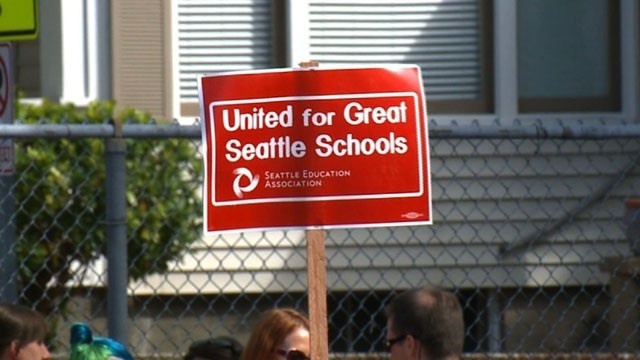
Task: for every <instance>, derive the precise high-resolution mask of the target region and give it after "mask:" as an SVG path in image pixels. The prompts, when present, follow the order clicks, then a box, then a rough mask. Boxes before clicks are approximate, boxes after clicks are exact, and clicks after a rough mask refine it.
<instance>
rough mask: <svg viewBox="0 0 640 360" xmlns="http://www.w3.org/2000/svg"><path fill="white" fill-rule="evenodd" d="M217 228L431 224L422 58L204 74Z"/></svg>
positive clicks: (212, 226)
mask: <svg viewBox="0 0 640 360" xmlns="http://www.w3.org/2000/svg"><path fill="white" fill-rule="evenodd" d="M198 87H199V96H200V113H201V119H202V126H203V129H202V136H203V144H204V146H205V149H204V150H205V151H204V154H205V156H204V165H205V166H204V168H205V176H204V181H205V183H204V201H203V202H204V227H205V233H207V234H212V233H221V232H229V231H244V230H270V229H330V228H352V227H375V226H396V225H428V224H431V195H430V194H431V191H430V178H429V152H428V150H429V144H428V139H429V134H428V129H427V113H426V106H425V99H424V92H423V87H422V77H421V74H420V69H419V68H418V67H417V66H413V65H384V66H371V67H357V68H322V67H317V68H298V69H270V70H262V71H242V72H229V73H220V74H211V75H202V76H200V77H199V78H198Z"/></svg>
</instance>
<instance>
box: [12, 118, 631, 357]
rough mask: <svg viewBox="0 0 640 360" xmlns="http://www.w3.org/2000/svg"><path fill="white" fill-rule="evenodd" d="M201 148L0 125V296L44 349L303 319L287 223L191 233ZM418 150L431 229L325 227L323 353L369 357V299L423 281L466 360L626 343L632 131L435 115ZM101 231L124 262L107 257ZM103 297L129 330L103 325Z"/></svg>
mask: <svg viewBox="0 0 640 360" xmlns="http://www.w3.org/2000/svg"><path fill="white" fill-rule="evenodd" d="M114 134H115V135H118V134H121V135H122V136H123V138H122V139H121V141H124V145H125V146H124V147H123V148H120V150H123V152H122V154H123V158H122V159H123V161H124V163H123V164H122V165H123V169H125V170H126V171H125V172H124V173H119V172H118V170H117V169H114V168H112V167H110V166H112V165H113V163H112V162H111V163H110V161H113V160H109V159H110V158H109V154H110V151H109V148H110V146H113V145H109V141H111V140H113V137H114ZM200 142H201V140H200V129H199V126H197V125H195V126H181V125H178V124H171V125H131V126H127V125H126V124H125V125H123V126H122V127H121V128H120V127H117V126H116V127H114V126H112V125H111V124H104V125H86V126H82V125H77V126H75V127H74V126H69V125H29V126H27V125H21V124H15V125H0V146H2V147H3V148H4V150H7V148H8V147H9V148H10V147H14V148H15V151H16V152H15V157H16V162H15V163H16V166H15V172H14V173H13V174H9V172H5V174H3V175H2V176H0V205H2V207H0V209H2V213H0V236H1V238H2V248H3V252H2V255H0V265H1V268H2V269H3V273H2V276H3V277H2V281H3V282H2V283H0V294H4V295H3V296H4V297H5V299H4V300H15V301H19V302H20V303H24V304H28V305H29V306H32V307H34V308H36V309H38V310H40V311H42V312H43V313H45V314H46V315H47V318H48V320H49V321H50V323H51V326H52V328H53V330H54V331H52V335H51V339H50V343H51V347H52V349H53V351H54V355H55V357H56V358H65V357H66V356H67V353H68V350H69V336H68V332H69V328H70V325H71V323H73V322H76V321H83V322H86V323H88V324H89V325H90V326H91V327H92V328H93V330H94V332H95V333H96V334H97V335H101V336H107V335H108V334H109V333H110V332H113V331H114V328H113V327H112V326H113V325H112V324H113V323H114V321H115V322H116V323H118V321H120V322H119V324H120V325H123V324H124V327H120V329H126V331H127V336H126V342H127V345H128V347H129V348H130V350H131V351H132V353H134V354H135V355H136V356H137V357H163V358H174V357H179V356H181V354H182V353H183V352H184V351H185V350H186V348H187V347H188V345H189V343H190V342H191V341H193V340H196V339H201V338H205V337H209V336H217V335H231V336H234V337H236V338H238V339H239V340H240V341H242V342H243V341H245V340H246V339H247V338H248V335H249V332H250V330H251V328H252V326H253V324H254V323H255V320H256V319H257V317H258V316H259V314H260V313H261V312H262V311H264V310H265V309H268V308H271V307H275V306H277V307H283V306H290V307H294V308H297V309H299V310H301V311H303V312H306V311H307V301H308V299H307V294H306V284H307V278H306V268H305V265H306V247H305V240H304V237H305V233H304V232H300V231H269V232H248V233H237V234H229V235H220V236H216V237H210V238H209V237H203V236H202V229H201V227H202V226H201V216H202V214H201V213H202V199H201V191H200V188H201V184H202V182H203V179H202V174H203V173H202V167H201V166H202V164H201V162H202V159H201V154H200V145H201V144H200ZM116 147H117V146H116ZM430 151H431V153H430V156H431V164H430V167H431V176H432V178H431V187H432V189H431V190H432V196H433V225H432V226H424V227H391V228H389V227H381V228H368V229H341V230H330V231H327V233H326V237H327V239H326V252H327V287H328V289H327V293H328V299H327V301H328V306H327V308H328V324H329V350H330V352H332V353H334V354H338V353H350V354H375V353H381V352H382V351H383V347H382V342H383V340H384V331H385V319H384V317H383V315H382V313H383V311H382V309H383V307H384V305H385V304H386V303H387V302H388V301H389V299H390V298H391V297H393V296H394V295H395V294H396V293H397V292H399V291H402V290H404V289H406V288H409V287H415V286H421V285H431V286H439V287H443V288H447V289H451V290H453V291H454V292H455V293H456V294H457V295H458V297H459V299H460V300H461V302H462V304H463V307H464V312H465V322H466V327H467V332H466V340H465V352H466V353H467V354H468V355H469V356H472V355H473V354H477V353H628V352H637V351H638V350H639V349H640V307H639V306H638V299H639V296H640V283H639V282H638V277H637V274H638V269H639V265H638V260H637V258H636V257H635V255H638V254H637V250H638V247H636V246H637V245H634V244H635V243H631V244H630V242H629V241H630V240H633V239H634V234H633V231H634V226H636V225H634V224H636V223H634V222H633V220H634V218H633V215H634V202H633V201H632V200H633V199H634V198H637V197H640V191H639V190H640V181H639V180H640V167H639V164H638V160H639V157H640V131H638V128H637V126H635V125H624V124H622V125H613V126H612V125H608V126H607V125H601V126H594V127H582V126H578V127H576V128H573V129H572V128H567V127H561V126H552V125H547V126H542V125H540V124H537V125H533V126H513V127H500V126H486V127H482V126H476V125H470V126H468V125H464V126H463V125H459V126H456V125H455V124H454V125H452V126H449V125H447V126H438V124H437V123H434V122H432V124H431V128H430ZM0 153H8V152H7V151H4V152H0ZM7 159H8V158H7V157H5V158H4V161H5V164H6V161H7ZM0 161H3V160H2V159H0ZM5 167H6V166H5ZM110 186H116V187H117V186H121V187H122V189H123V192H124V194H123V195H124V196H123V199H124V200H123V201H125V203H126V204H125V206H126V213H125V217H124V218H117V217H115V218H110V215H109V211H108V209H109V206H113V205H110V202H111V203H113V202H114V201H117V200H116V196H114V193H113V192H112V193H109V191H110V190H109V189H110ZM115 194H116V195H118V193H115ZM362 211H367V209H362ZM112 215H113V213H112ZM256 216H259V214H256ZM117 226H120V229H124V230H125V231H126V243H125V244H124V246H125V247H126V251H128V255H125V256H120V255H119V253H115V254H114V253H109V251H110V249H109V248H110V247H112V248H113V247H116V246H117V245H116V244H114V243H112V242H111V239H112V238H111V237H110V234H109V231H110V230H109V229H114V228H115V227H117ZM111 231H113V230H111ZM636 236H637V234H636ZM107 260H108V261H107ZM107 265H109V266H107ZM116 269H120V270H124V272H123V273H122V274H125V276H127V277H128V280H126V284H125V286H124V287H122V288H121V289H119V288H118V287H117V284H115V285H114V283H112V282H111V281H112V280H113V279H108V276H107V275H108V274H111V272H110V271H115V270H116ZM117 291H119V292H120V293H119V294H114V292H117ZM119 299H120V300H121V299H124V301H125V303H124V306H125V310H126V312H125V313H124V316H125V317H127V319H117V320H114V319H109V318H108V317H109V316H113V313H112V312H110V309H109V308H110V306H113V304H110V303H109V302H110V301H113V302H115V301H120V300H119ZM116 327H117V326H116Z"/></svg>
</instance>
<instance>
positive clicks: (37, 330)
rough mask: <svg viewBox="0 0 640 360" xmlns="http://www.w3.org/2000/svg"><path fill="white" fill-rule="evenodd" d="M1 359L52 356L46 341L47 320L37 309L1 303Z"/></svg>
mask: <svg viewBox="0 0 640 360" xmlns="http://www.w3.org/2000/svg"><path fill="white" fill-rule="evenodd" d="M0 329H2V330H3V331H2V332H0V360H43V359H48V358H50V357H51V354H50V353H49V350H48V349H47V346H46V345H45V343H44V340H45V337H46V335H47V322H46V320H45V319H44V317H43V316H42V315H40V314H39V313H37V312H36V311H34V310H32V309H29V308H27V307H24V306H20V305H13V304H0Z"/></svg>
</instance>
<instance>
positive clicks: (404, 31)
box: [293, 0, 493, 114]
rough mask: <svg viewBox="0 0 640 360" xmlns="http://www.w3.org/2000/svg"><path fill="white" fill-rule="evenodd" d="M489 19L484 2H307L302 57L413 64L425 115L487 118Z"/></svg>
mask: <svg viewBox="0 0 640 360" xmlns="http://www.w3.org/2000/svg"><path fill="white" fill-rule="evenodd" d="M491 16H492V11H491V2H490V1H482V0H461V1H455V2H454V1H424V0H423V1H416V0H398V1H394V2H389V1H381V0H367V1H362V0H352V1H344V0H310V1H309V19H308V23H309V25H308V26H309V39H308V42H309V44H308V47H309V58H310V59H313V60H318V61H319V62H320V63H321V64H326V65H345V64H355V65H358V64H362V65H364V64H380V63H409V64H417V65H419V66H420V68H421V69H422V75H423V82H424V87H425V92H426V98H427V109H428V111H429V114H437V113H488V112H492V111H493V96H492V95H493V86H492V83H493V81H492V79H493V75H492V73H493V72H492V67H493V65H492V52H493V51H492V46H491V43H492V26H491V24H492V22H491ZM293 46H296V45H295V44H293Z"/></svg>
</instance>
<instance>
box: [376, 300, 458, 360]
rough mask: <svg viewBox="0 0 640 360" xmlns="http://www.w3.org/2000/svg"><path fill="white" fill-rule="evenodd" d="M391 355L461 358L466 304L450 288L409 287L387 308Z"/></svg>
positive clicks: (438, 359)
mask: <svg viewBox="0 0 640 360" xmlns="http://www.w3.org/2000/svg"><path fill="white" fill-rule="evenodd" d="M385 313H386V316H387V336H386V338H387V345H388V347H389V352H390V355H391V356H390V358H391V359H392V360H394V359H420V358H421V357H422V358H426V359H429V360H440V359H447V358H449V359H455V358H458V359H459V358H460V357H461V355H462V350H463V343H464V332H465V329H464V319H463V314H462V307H461V306H460V303H459V302H458V299H457V298H456V296H455V295H454V294H453V293H451V292H448V291H444V290H439V289H433V288H426V287H424V288H418V289H411V290H408V291H405V292H403V293H401V294H400V295H398V296H397V297H396V298H394V299H393V300H392V301H391V302H390V303H389V304H388V305H387V307H386V308H385Z"/></svg>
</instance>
